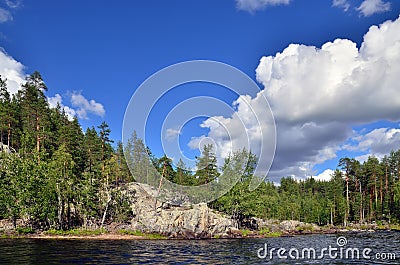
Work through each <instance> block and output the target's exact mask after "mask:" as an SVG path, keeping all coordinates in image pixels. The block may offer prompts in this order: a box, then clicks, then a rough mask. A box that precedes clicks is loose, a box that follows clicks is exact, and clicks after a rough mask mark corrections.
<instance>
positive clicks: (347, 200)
mask: <svg viewBox="0 0 400 265" xmlns="http://www.w3.org/2000/svg"><path fill="white" fill-rule="evenodd" d="M349 213H350V200H349V175H348V173H347V172H346V212H345V215H344V226H347V219H348V218H349Z"/></svg>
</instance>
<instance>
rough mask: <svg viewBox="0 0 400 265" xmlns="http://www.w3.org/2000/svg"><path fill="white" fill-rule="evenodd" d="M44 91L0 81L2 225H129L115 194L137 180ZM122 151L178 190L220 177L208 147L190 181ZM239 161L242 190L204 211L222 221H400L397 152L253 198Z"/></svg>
mask: <svg viewBox="0 0 400 265" xmlns="http://www.w3.org/2000/svg"><path fill="white" fill-rule="evenodd" d="M46 91H47V87H46V84H45V82H44V80H43V79H42V77H41V75H40V73H38V72H34V73H33V74H31V75H30V76H28V77H27V78H26V82H25V83H24V84H23V85H22V86H21V89H20V90H19V91H18V93H17V94H15V95H12V96H11V95H10V94H9V93H8V91H7V85H6V80H5V79H0V147H1V148H0V150H1V152H0V220H2V219H7V220H9V221H12V222H13V223H14V225H15V226H16V224H17V220H23V221H24V223H25V224H27V225H30V226H31V227H33V228H35V229H44V230H45V229H71V228H75V227H88V226H93V225H94V226H97V227H100V226H102V225H104V224H107V223H111V222H119V223H124V222H129V221H130V220H131V218H132V212H131V210H130V207H129V204H128V203H127V201H126V200H125V198H124V196H125V195H124V194H125V193H124V192H123V191H124V189H125V186H126V184H127V183H130V182H132V181H135V179H134V177H133V176H132V175H131V173H130V171H129V169H128V166H127V162H126V160H125V156H124V147H123V145H122V143H120V142H118V143H114V142H113V140H112V139H110V132H111V129H110V128H109V126H108V125H107V123H106V122H103V123H101V124H99V125H98V126H97V127H92V128H88V129H86V130H85V131H83V130H82V128H81V126H80V124H79V121H78V119H77V118H76V117H75V118H74V119H72V120H70V119H68V116H67V115H66V113H65V112H64V110H63V109H62V108H61V107H60V106H58V107H56V108H50V107H49V104H48V102H47V98H46V96H45V93H46ZM130 144H131V145H130V146H127V147H126V148H131V150H132V152H136V153H137V152H139V153H142V154H144V153H146V155H149V157H150V161H151V163H152V164H153V166H154V167H155V168H156V169H157V170H158V171H159V172H160V173H162V174H163V176H164V177H165V178H166V179H168V180H169V181H172V182H175V183H178V184H181V185H200V184H205V183H207V182H210V181H212V180H214V179H216V178H218V176H219V174H220V172H221V170H223V167H222V168H218V166H217V159H216V156H215V154H214V153H213V148H212V146H205V147H204V149H203V151H202V154H201V155H200V156H199V157H197V168H199V170H197V171H196V172H194V173H192V172H191V170H190V169H188V168H187V167H186V165H185V164H183V162H182V161H179V163H178V164H177V166H176V167H175V166H173V165H172V160H171V159H170V158H168V157H166V156H163V157H160V158H157V157H155V156H153V155H152V154H151V150H150V149H149V148H148V147H145V146H144V144H143V141H141V139H138V138H137V137H136V135H133V136H132V141H131V142H130ZM125 151H126V150H125ZM128 151H129V150H128ZM241 152H244V153H245V155H246V156H248V158H249V159H248V163H247V166H246V168H245V170H244V173H243V176H242V177H241V178H240V181H239V182H238V183H237V184H236V185H235V186H234V187H233V189H231V190H230V191H229V192H228V193H227V194H225V195H224V196H222V197H221V198H219V199H218V200H216V201H214V202H211V203H209V206H210V207H211V208H214V209H216V210H218V211H220V212H223V213H225V214H227V215H228V216H232V217H233V218H239V219H240V218H246V217H259V218H264V219H278V220H288V219H291V220H299V221H303V222H310V223H316V224H319V225H327V224H333V225H346V224H349V223H369V222H378V221H388V222H392V223H396V222H398V220H400V150H397V151H396V150H394V151H392V152H391V153H390V154H387V156H385V157H384V158H382V159H380V160H379V159H378V158H376V157H369V158H368V159H367V161H365V162H363V163H361V162H359V161H357V160H355V159H354V158H347V157H346V158H342V159H340V162H339V164H338V167H337V170H336V171H335V172H334V174H333V176H332V178H331V180H330V181H326V182H323V181H316V180H315V179H313V178H309V179H306V180H303V181H297V180H295V179H294V178H292V177H284V178H282V179H281V183H280V185H279V186H276V185H274V184H273V183H272V182H268V181H266V182H263V183H262V184H261V185H260V186H259V187H258V188H257V189H256V190H255V191H253V192H249V190H248V185H249V183H250V179H251V178H252V176H253V175H252V174H253V171H254V168H255V163H256V161H257V158H256V157H255V156H254V155H253V154H252V153H251V152H247V151H246V150H242V151H241ZM128 153H129V152H128ZM128 162H129V161H128ZM228 162H229V158H228V159H226V161H225V165H226V164H227V163H228Z"/></svg>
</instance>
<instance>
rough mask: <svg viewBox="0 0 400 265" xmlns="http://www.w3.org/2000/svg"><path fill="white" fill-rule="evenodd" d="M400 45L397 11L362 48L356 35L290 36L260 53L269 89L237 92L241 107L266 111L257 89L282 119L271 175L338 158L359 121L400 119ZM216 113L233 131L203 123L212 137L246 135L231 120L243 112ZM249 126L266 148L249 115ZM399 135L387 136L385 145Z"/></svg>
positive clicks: (222, 140) (220, 144)
mask: <svg viewBox="0 0 400 265" xmlns="http://www.w3.org/2000/svg"><path fill="white" fill-rule="evenodd" d="M399 51H400V18H398V19H397V20H395V21H387V22H385V23H383V24H382V25H380V26H379V27H378V26H373V27H371V28H370V29H369V31H368V32H367V33H366V34H365V36H364V41H363V43H362V45H361V47H360V48H357V45H356V43H354V42H352V41H351V40H345V39H337V40H335V41H333V42H327V43H325V44H324V45H322V47H320V48H317V47H314V46H306V45H301V44H290V45H289V46H288V47H287V48H286V49H284V50H283V51H282V52H280V53H277V54H276V55H275V56H265V57H262V58H261V60H260V64H259V65H258V67H257V69H256V76H257V80H258V81H259V82H260V83H262V85H263V86H264V89H263V90H262V91H261V92H259V94H258V95H257V96H256V97H254V98H250V97H249V96H245V97H247V98H246V101H247V102H248V104H244V102H240V100H238V102H236V104H237V105H238V108H237V111H236V114H238V115H237V116H239V117H246V115H247V114H250V113H251V112H252V111H254V112H256V113H260V112H261V113H262V111H265V110H262V109H260V108H259V107H258V102H259V97H260V96H261V95H263V96H265V97H266V98H267V99H268V101H269V104H270V105H271V108H272V111H273V113H274V116H275V120H276V127H277V147H276V155H275V159H274V162H273V165H272V168H271V171H270V174H269V176H270V179H271V180H272V181H275V182H277V180H278V179H277V178H280V177H283V176H293V175H295V176H300V177H305V175H312V174H313V173H312V172H305V171H304V168H308V169H312V168H313V167H314V166H315V165H317V164H321V163H323V162H325V161H327V160H330V159H332V158H335V157H336V153H337V151H338V150H341V149H342V148H343V145H344V143H345V142H346V141H347V140H348V139H349V138H351V137H353V136H354V132H353V131H352V126H353V125H355V124H357V125H360V124H369V123H371V122H376V121H380V120H391V121H400V93H399V91H400V86H399V82H398V75H399V73H400V52H399ZM212 119H214V120H219V121H220V124H223V125H224V126H225V127H227V128H229V133H230V135H229V136H230V139H229V138H227V135H226V133H225V134H224V133H223V131H224V130H223V128H222V127H223V126H215V124H214V123H213V124H211V123H210V124H207V123H206V122H205V123H203V124H202V126H203V127H207V128H209V129H210V131H209V133H208V135H207V136H209V137H211V138H212V139H214V141H215V142H216V145H217V150H218V149H219V148H222V150H229V149H228V147H227V145H228V144H229V143H234V142H235V141H239V142H240V141H244V140H243V133H242V131H241V130H239V129H235V126H234V124H236V123H239V120H237V119H235V118H232V117H231V118H223V117H212ZM246 127H247V128H248V130H247V131H248V132H250V133H249V134H248V135H249V136H248V139H249V140H250V141H251V143H250V146H251V148H252V150H253V148H255V150H256V149H257V146H259V147H258V148H261V147H260V145H259V143H260V141H259V138H257V133H256V130H257V128H258V127H257V125H256V123H254V124H253V123H252V122H249V123H248V124H247V126H246ZM252 130H254V134H251V132H252ZM387 133H389V132H387ZM393 135H396V137H397V134H393ZM246 137H247V136H246ZM396 139H397V138H396ZM359 141H360V142H361V141H362V139H360V140H359ZM396 141H397V140H396ZM383 143H384V142H382V144H383ZM394 143H395V140H394V139H392V140H389V138H388V139H387V141H386V142H385V144H387V145H385V146H389V145H390V144H394ZM263 148H265V145H264V147H263ZM379 148H381V149H382V150H381V149H379ZM378 149H379V150H380V151H381V152H383V151H386V150H387V149H385V148H383V145H380V146H379V147H378V146H374V145H372V146H371V150H372V151H374V150H378ZM217 155H219V156H220V157H223V156H224V155H226V154H225V153H223V152H220V153H219V154H217Z"/></svg>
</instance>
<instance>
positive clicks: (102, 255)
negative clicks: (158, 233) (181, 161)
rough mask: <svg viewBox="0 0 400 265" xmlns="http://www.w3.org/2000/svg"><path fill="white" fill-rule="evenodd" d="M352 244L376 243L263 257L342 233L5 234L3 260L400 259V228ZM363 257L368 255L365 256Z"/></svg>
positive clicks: (318, 245) (0, 249) (331, 241)
mask: <svg viewBox="0 0 400 265" xmlns="http://www.w3.org/2000/svg"><path fill="white" fill-rule="evenodd" d="M344 236H345V237H346V238H347V245H346V246H345V247H347V248H358V249H361V250H362V249H363V248H371V249H372V252H371V256H372V259H371V260H365V259H363V260H362V259H360V260H357V259H342V260H340V259H338V258H336V259H330V258H329V256H325V257H326V258H324V259H322V260H321V259H318V260H315V259H302V260H291V259H290V258H289V259H286V260H285V259H278V258H277V256H276V254H274V258H273V259H272V260H270V259H269V258H268V257H267V258H265V259H260V258H258V257H257V250H258V249H259V248H262V247H264V246H265V243H267V245H268V248H270V249H271V248H276V249H278V248H286V249H287V250H289V249H290V248H297V249H303V248H315V249H317V250H321V249H322V248H324V247H329V245H331V246H332V247H338V246H337V242H336V239H337V238H338V237H339V235H309V236H295V237H282V238H270V239H234V240H233V239H230V240H225V239H223V240H222V239H221V240H197V241H194V240H193V241H191V240H49V239H0V264H231V265H233V264H400V233H397V232H378V233H364V232H363V233H358V234H344ZM376 253H394V255H395V260H377V259H376V258H375V254H376ZM361 258H362V257H361Z"/></svg>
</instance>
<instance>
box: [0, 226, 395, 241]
mask: <svg viewBox="0 0 400 265" xmlns="http://www.w3.org/2000/svg"><path fill="white" fill-rule="evenodd" d="M93 231H95V230H93ZM381 231H394V232H400V230H399V229H397V228H396V229H391V228H377V229H354V228H353V227H348V228H335V229H321V230H319V231H291V232H281V233H279V234H273V235H272V236H271V235H268V234H267V235H262V234H259V233H257V232H259V231H251V232H250V234H247V235H243V234H241V235H238V234H236V235H234V236H228V237H226V236H225V237H210V238H176V237H167V236H162V235H157V234H143V235H134V234H122V233H117V232H115V231H109V232H104V233H101V234H82V235H79V234H76V235H68V234H64V235H61V234H60V235H55V234H46V232H38V233H29V234H18V233H17V232H16V231H8V232H5V231H2V232H1V233H0V240H1V239H44V240H218V239H224V240H225V239H251V238H274V237H295V236H301V235H323V234H340V233H360V232H370V233H376V232H381ZM152 235H157V236H152Z"/></svg>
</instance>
